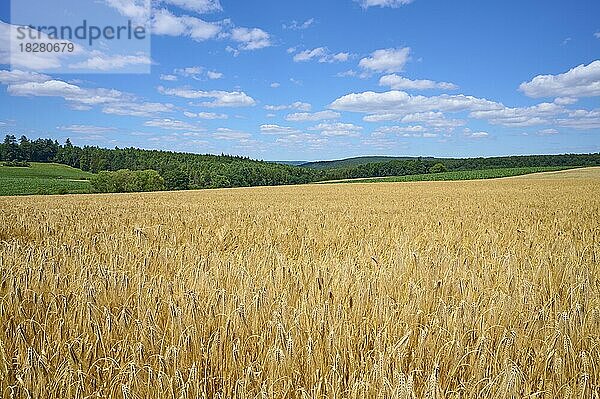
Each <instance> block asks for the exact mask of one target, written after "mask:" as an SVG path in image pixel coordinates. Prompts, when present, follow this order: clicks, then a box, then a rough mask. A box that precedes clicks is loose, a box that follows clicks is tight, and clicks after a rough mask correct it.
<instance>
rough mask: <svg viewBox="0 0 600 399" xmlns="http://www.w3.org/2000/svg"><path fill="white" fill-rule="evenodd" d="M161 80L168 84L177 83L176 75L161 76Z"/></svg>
mask: <svg viewBox="0 0 600 399" xmlns="http://www.w3.org/2000/svg"><path fill="white" fill-rule="evenodd" d="M160 80H165V81H167V82H175V81H176V80H177V76H175V75H160Z"/></svg>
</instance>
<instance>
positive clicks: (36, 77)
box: [0, 69, 52, 85]
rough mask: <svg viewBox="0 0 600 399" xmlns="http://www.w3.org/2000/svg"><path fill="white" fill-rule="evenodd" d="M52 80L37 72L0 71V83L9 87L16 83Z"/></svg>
mask: <svg viewBox="0 0 600 399" xmlns="http://www.w3.org/2000/svg"><path fill="white" fill-rule="evenodd" d="M49 80H52V78H51V77H50V76H48V75H44V74H41V73H37V72H30V71H21V70H18V69H13V70H11V71H7V70H0V83H2V84H5V85H11V84H16V83H27V82H38V83H40V82H47V81H49Z"/></svg>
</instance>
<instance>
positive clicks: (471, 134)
mask: <svg viewBox="0 0 600 399" xmlns="http://www.w3.org/2000/svg"><path fill="white" fill-rule="evenodd" d="M463 134H464V136H465V137H468V138H471V139H484V138H487V137H489V135H490V134H489V133H488V132H473V131H471V129H469V128H465V130H464V133H463Z"/></svg>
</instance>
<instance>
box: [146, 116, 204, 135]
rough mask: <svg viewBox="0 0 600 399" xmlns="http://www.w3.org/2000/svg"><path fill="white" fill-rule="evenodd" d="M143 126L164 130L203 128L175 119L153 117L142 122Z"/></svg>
mask: <svg viewBox="0 0 600 399" xmlns="http://www.w3.org/2000/svg"><path fill="white" fill-rule="evenodd" d="M144 126H148V127H156V128H160V129H166V130H188V131H190V132H200V131H203V130H204V129H202V128H200V127H199V126H195V125H192V124H190V123H187V122H183V121H180V120H176V119H153V120H150V121H147V122H146V123H144Z"/></svg>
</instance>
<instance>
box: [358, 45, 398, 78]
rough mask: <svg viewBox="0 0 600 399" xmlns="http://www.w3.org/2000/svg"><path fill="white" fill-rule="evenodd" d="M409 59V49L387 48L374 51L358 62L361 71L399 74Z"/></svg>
mask: <svg viewBox="0 0 600 399" xmlns="http://www.w3.org/2000/svg"><path fill="white" fill-rule="evenodd" d="M409 59H410V47H404V48H388V49H382V50H376V51H374V52H373V53H372V54H371V56H370V57H367V58H363V59H362V60H360V62H359V64H358V65H359V66H360V67H361V68H362V69H365V70H368V71H374V72H387V73H394V72H400V71H402V69H403V68H404V65H406V63H407V62H408V60H409Z"/></svg>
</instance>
